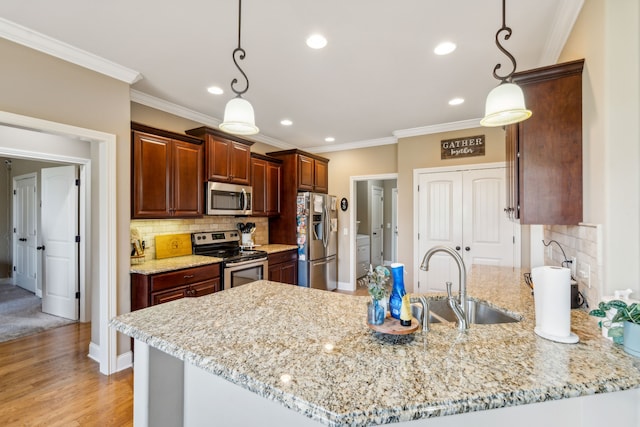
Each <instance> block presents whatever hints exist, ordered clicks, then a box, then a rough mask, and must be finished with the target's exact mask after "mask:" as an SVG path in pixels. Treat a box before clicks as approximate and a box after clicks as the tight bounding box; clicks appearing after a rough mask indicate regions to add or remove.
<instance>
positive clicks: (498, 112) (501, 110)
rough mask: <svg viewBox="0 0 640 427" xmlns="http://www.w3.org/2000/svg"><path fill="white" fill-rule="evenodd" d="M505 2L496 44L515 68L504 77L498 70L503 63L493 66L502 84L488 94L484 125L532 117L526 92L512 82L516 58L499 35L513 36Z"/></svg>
mask: <svg viewBox="0 0 640 427" xmlns="http://www.w3.org/2000/svg"><path fill="white" fill-rule="evenodd" d="M505 2H506V0H502V27H501V28H500V29H499V30H498V32H497V33H496V46H498V49H500V51H501V52H502V53H504V54H505V55H507V57H508V58H509V59H510V60H511V63H512V64H513V70H511V72H510V73H509V74H507V75H506V76H504V77H501V76H499V75H498V73H497V72H496V71H498V70H499V69H500V68H501V67H502V65H501V64H500V63H498V64H496V66H495V67H494V68H493V77H495V78H496V79H498V80H500V81H501V82H500V84H499V85H498V86H497V87H495V88H493V90H492V91H491V92H489V95H488V96H487V102H486V104H485V115H484V118H483V119H482V120H480V124H481V125H482V126H488V127H492V126H505V125H509V124H512V123H518V122H521V121H523V120H526V119H528V118H529V117H531V111H529V110H527V108H526V107H525V105H524V94H523V93H522V89H520V87H519V86H518V85H517V84H515V83H512V82H511V76H513V73H515V72H516V59H515V58H514V57H513V55H511V54H510V53H509V52H508V51H507V49H505V48H504V47H503V46H502V45H501V44H500V40H499V37H500V35H501V34H502V33H504V39H505V40H509V38H510V37H511V33H512V31H511V28H509V27H507V25H506V23H505V21H506V20H505V15H506V14H505Z"/></svg>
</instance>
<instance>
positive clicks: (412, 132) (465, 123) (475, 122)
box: [393, 119, 480, 138]
mask: <svg viewBox="0 0 640 427" xmlns="http://www.w3.org/2000/svg"><path fill="white" fill-rule="evenodd" d="M477 127H480V119H469V120H462V121H459V122H449V123H441V124H438V125H431V126H422V127H417V128H411V129H400V130H396V131H393V136H395V137H396V138H409V137H412V136H420V135H431V134H434V133H442V132H451V131H454V130H462V129H471V128H477Z"/></svg>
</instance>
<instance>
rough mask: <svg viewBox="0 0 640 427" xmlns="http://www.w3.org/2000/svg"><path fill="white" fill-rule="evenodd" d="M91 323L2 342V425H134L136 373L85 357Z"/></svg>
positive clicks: (0, 398)
mask: <svg viewBox="0 0 640 427" xmlns="http://www.w3.org/2000/svg"><path fill="white" fill-rule="evenodd" d="M90 338H91V325H90V324H88V323H85V324H80V323H78V324H73V325H69V326H62V327H59V328H56V329H50V330H48V331H45V332H41V333H39V334H36V335H32V336H29V337H24V338H19V339H17V340H13V341H7V342H4V343H0V426H41V425H42V426H131V425H133V371H132V370H131V369H127V370H125V371H122V372H119V373H117V374H115V375H112V376H110V377H107V376H105V375H102V374H100V371H99V367H98V363H97V362H95V361H93V360H91V359H89V358H88V357H87V352H88V349H89V341H90Z"/></svg>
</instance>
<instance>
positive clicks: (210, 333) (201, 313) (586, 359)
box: [112, 266, 640, 427]
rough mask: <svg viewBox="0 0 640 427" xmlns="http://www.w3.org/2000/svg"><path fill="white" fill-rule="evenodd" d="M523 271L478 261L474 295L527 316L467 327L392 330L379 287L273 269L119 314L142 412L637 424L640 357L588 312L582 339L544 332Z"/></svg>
mask: <svg viewBox="0 0 640 427" xmlns="http://www.w3.org/2000/svg"><path fill="white" fill-rule="evenodd" d="M521 277H522V276H521V274H520V272H519V271H518V270H513V269H510V268H496V267H485V266H473V268H472V271H471V272H470V275H469V285H468V292H469V296H470V297H471V298H473V299H479V300H483V301H487V302H489V303H490V304H491V305H493V306H495V307H498V308H502V309H505V310H506V311H508V312H510V313H511V314H513V315H516V316H518V317H520V318H521V319H522V320H521V321H520V322H517V323H508V324H494V325H471V328H470V329H469V330H468V331H467V332H466V333H460V332H459V331H458V330H457V329H456V327H455V324H453V323H441V324H433V325H432V327H431V331H430V332H428V333H422V332H417V333H415V334H412V335H409V336H404V337H393V336H391V337H390V336H386V335H381V334H379V333H377V332H373V331H372V330H370V329H369V328H368V327H367V325H366V316H365V313H366V302H367V301H368V300H369V298H368V297H357V296H351V295H345V294H337V293H333V292H327V291H319V290H314V289H309V288H298V287H293V288H292V287H291V286H290V285H283V284H280V283H276V282H269V281H259V282H254V283H251V284H248V285H245V286H241V287H238V288H232V289H230V290H227V291H223V292H218V293H216V294H213V295H207V296H204V297H200V298H191V299H183V300H178V301H173V302H170V303H167V304H163V305H159V306H156V307H151V308H148V309H144V310H139V311H136V312H132V313H128V314H125V315H121V316H119V317H117V318H116V319H114V320H113V321H112V325H113V326H114V327H115V328H116V329H117V330H118V331H120V332H122V333H124V334H127V335H129V336H132V337H133V338H135V339H136V353H135V368H134V422H135V424H136V425H154V426H157V425H180V424H184V425H186V426H195V425H225V426H228V425H238V426H241V425H257V424H260V425H279V426H289V425H290V426H303V425H320V424H324V425H331V426H346V425H349V426H365V425H377V424H385V423H400V425H403V424H407V425H416V426H420V425H425V426H454V425H462V424H463V423H469V422H473V423H476V424H475V425H492V426H502V425H505V426H506V425H513V423H514V422H517V423H518V425H519V426H529V425H531V426H534V425H536V426H537V425H540V424H541V423H546V424H547V425H549V426H556V425H562V426H587V425H589V426H591V425H596V424H597V423H598V422H603V423H604V422H606V423H607V424H608V425H616V426H625V427H627V426H628V427H637V426H638V424H639V423H640V413H639V412H640V409H639V408H640V392H639V387H640V359H638V358H633V357H631V356H629V355H627V354H626V353H624V352H623V350H622V348H621V347H620V346H617V345H615V344H613V343H612V342H611V341H609V340H607V339H605V338H603V337H602V336H601V335H600V331H599V329H598V327H597V319H594V318H591V317H589V316H588V315H587V314H586V313H585V312H583V311H580V310H572V332H574V333H576V334H577V335H578V336H579V338H580V342H579V343H578V344H559V343H555V342H551V341H547V340H545V339H543V338H540V337H538V336H537V335H535V334H534V332H533V328H534V306H533V297H532V295H531V291H530V289H529V288H528V287H527V286H526V285H525V284H524V283H523V282H522V281H521ZM442 297H443V296H442V295H440V296H435V298H442ZM497 408H502V409H497ZM412 420H413V421H412ZM478 423H480V424H478Z"/></svg>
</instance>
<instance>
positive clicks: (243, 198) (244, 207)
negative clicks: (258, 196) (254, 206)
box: [241, 188, 249, 211]
mask: <svg viewBox="0 0 640 427" xmlns="http://www.w3.org/2000/svg"><path fill="white" fill-rule="evenodd" d="M241 202H242V210H243V211H246V210H247V208H248V206H247V205H248V204H249V200H248V199H247V192H246V191H244V188H243V189H242V196H241Z"/></svg>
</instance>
